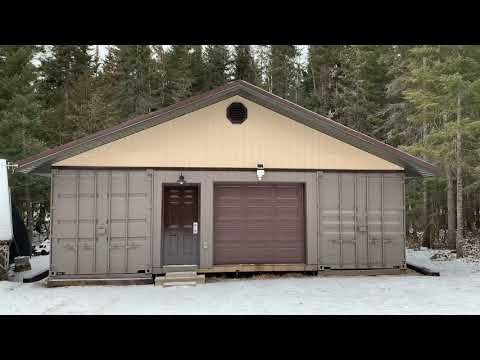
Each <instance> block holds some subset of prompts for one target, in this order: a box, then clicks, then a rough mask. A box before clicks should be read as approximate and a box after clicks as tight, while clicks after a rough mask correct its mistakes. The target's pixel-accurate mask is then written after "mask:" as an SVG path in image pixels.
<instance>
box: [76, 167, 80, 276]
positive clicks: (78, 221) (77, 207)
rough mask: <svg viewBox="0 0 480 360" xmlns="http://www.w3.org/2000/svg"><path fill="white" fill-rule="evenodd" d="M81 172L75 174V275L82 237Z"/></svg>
mask: <svg viewBox="0 0 480 360" xmlns="http://www.w3.org/2000/svg"><path fill="white" fill-rule="evenodd" d="M79 191H80V171H77V172H76V174H75V194H76V197H75V200H76V204H75V209H76V210H75V218H76V231H75V232H76V236H75V256H76V258H75V273H76V274H78V242H79V241H78V237H79V236H80V193H79Z"/></svg>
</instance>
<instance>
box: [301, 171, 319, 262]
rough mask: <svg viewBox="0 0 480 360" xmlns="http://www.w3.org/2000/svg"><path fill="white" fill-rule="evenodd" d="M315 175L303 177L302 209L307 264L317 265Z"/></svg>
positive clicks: (310, 174) (309, 174) (308, 174)
mask: <svg viewBox="0 0 480 360" xmlns="http://www.w3.org/2000/svg"><path fill="white" fill-rule="evenodd" d="M316 178H317V174H316V173H306V174H305V177H304V189H305V190H304V191H305V193H304V196H303V201H304V207H305V221H306V224H305V244H306V247H307V249H306V251H307V264H309V265H317V264H318V256H317V254H318V241H317V233H318V221H317V219H318V207H317V199H318V193H317V182H316Z"/></svg>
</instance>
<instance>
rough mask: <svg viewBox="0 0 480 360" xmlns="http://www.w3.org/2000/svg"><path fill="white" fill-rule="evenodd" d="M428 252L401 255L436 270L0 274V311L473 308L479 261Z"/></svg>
mask: <svg viewBox="0 0 480 360" xmlns="http://www.w3.org/2000/svg"><path fill="white" fill-rule="evenodd" d="M435 253H439V251H438V250H425V249H423V250H419V251H414V250H408V252H407V256H408V261H409V262H412V263H415V264H417V265H421V266H427V267H429V268H431V269H436V270H438V271H440V277H431V276H422V275H405V276H398V275H392V276H350V277H340V276H339V277H312V276H309V277H295V278H293V277H292V278H278V279H265V280H252V279H236V280H228V279H227V280H222V281H216V282H210V283H207V284H205V285H199V286H196V287H171V288H162V287H155V286H153V285H137V286H89V287H65V288H46V287H45V282H44V281H40V282H37V283H32V284H23V283H21V282H13V281H0V314H480V263H479V262H469V261H465V260H456V259H450V260H447V261H432V260H430V257H431V256H432V255H433V254H435ZM47 257H48V256H47ZM32 259H34V258H32ZM32 265H33V264H32Z"/></svg>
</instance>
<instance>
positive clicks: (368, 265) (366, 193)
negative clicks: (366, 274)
mask: <svg viewBox="0 0 480 360" xmlns="http://www.w3.org/2000/svg"><path fill="white" fill-rule="evenodd" d="M368 178H369V177H368V175H366V176H365V227H366V231H365V232H366V237H367V239H366V240H367V267H371V266H372V263H371V261H370V237H369V234H368V201H369V197H368V184H369V181H368Z"/></svg>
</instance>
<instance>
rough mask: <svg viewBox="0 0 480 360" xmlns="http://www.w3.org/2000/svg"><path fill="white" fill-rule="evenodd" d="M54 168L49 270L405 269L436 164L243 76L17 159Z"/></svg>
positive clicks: (29, 167) (23, 164) (43, 170)
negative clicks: (412, 183) (424, 185)
mask: <svg viewBox="0 0 480 360" xmlns="http://www.w3.org/2000/svg"><path fill="white" fill-rule="evenodd" d="M18 171H21V172H24V173H33V174H40V175H44V176H50V177H51V183H52V191H51V236H52V243H51V247H52V251H51V269H50V270H51V276H52V277H53V278H55V277H58V278H69V277H70V278H74V277H76V276H82V277H88V276H92V277H95V276H103V277H108V276H117V277H119V276H120V277H122V276H124V277H128V276H134V275H135V276H146V277H148V276H150V277H151V274H161V273H163V272H164V271H165V268H164V267H165V266H168V265H196V266H197V267H198V272H199V273H206V272H230V271H317V270H324V269H372V268H373V269H396V268H398V269H402V268H404V267H405V221H404V216H405V203H404V198H405V193H404V183H405V177H406V176H410V177H413V176H434V175H436V174H437V173H438V170H437V168H436V167H434V166H433V165H431V164H429V163H427V162H425V161H423V160H421V159H419V158H416V157H414V156H411V155H409V154H407V153H405V152H402V151H400V150H398V149H396V148H393V147H391V146H389V145H386V144H384V143H382V142H380V141H377V140H375V139H373V138H371V137H369V136H367V135H364V134H362V133H359V132H357V131H355V130H352V129H350V128H348V127H345V126H343V125H341V124H339V123H337V122H335V121H333V120H331V119H328V118H326V117H324V116H321V115H319V114H316V113H314V112H311V111H309V110H307V109H305V108H302V107H301V106H298V105H296V104H294V103H292V102H290V101H287V100H284V99H282V98H280V97H278V96H276V95H273V94H271V93H269V92H266V91H264V90H262V89H260V88H258V87H256V86H254V85H251V84H249V83H247V82H244V81H233V82H230V83H227V84H226V85H223V86H221V87H218V88H216V89H213V90H211V91H209V92H207V93H204V94H202V95H198V96H195V97H192V98H189V99H187V100H184V101H181V102H179V103H177V104H174V105H172V106H169V107H166V108H163V109H161V110H159V111H155V112H151V113H149V114H146V115H142V116H138V117H135V118H132V119H129V120H127V121H125V122H123V123H121V124H120V125H117V126H115V127H113V128H110V129H106V130H103V131H100V132H98V133H96V134H93V135H90V136H87V137H85V138H82V139H79V140H76V141H73V142H71V143H68V144H65V145H62V146H59V147H57V148H54V149H50V150H47V151H44V152H42V153H40V154H38V155H35V156H32V157H30V158H27V159H24V160H22V161H20V162H18Z"/></svg>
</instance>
